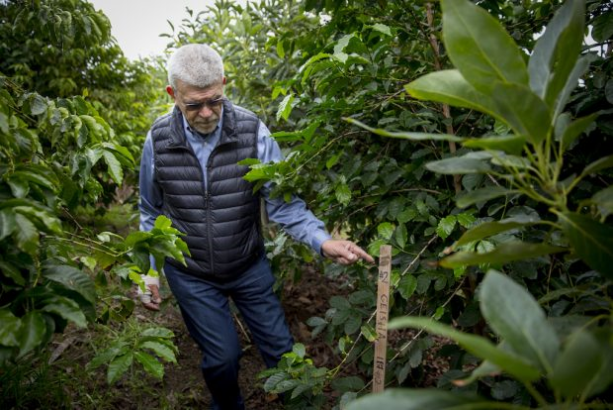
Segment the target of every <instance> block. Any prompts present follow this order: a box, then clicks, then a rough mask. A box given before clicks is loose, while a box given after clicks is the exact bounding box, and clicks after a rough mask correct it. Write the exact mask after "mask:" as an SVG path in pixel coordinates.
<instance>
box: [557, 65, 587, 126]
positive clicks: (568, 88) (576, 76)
mask: <svg viewBox="0 0 613 410" xmlns="http://www.w3.org/2000/svg"><path fill="white" fill-rule="evenodd" d="M592 58H593V56H592V55H591V54H586V55H584V56H583V57H581V58H579V60H577V63H576V64H575V67H574V68H573V70H572V71H571V73H570V75H569V76H568V80H567V81H566V84H565V85H564V88H563V90H562V93H561V94H560V95H559V96H558V99H557V101H556V103H555V107H554V108H555V109H554V113H553V118H557V117H558V116H559V115H560V113H561V112H562V111H563V110H564V107H566V103H567V102H568V99H569V97H570V94H571V93H572V92H573V90H574V89H575V88H576V87H577V85H578V84H579V80H580V79H581V77H583V75H584V74H585V73H586V72H587V69H588V67H589V66H590V61H591V59H592Z"/></svg>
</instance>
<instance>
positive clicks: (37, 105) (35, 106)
mask: <svg viewBox="0 0 613 410" xmlns="http://www.w3.org/2000/svg"><path fill="white" fill-rule="evenodd" d="M31 95H32V99H31V100H30V113H31V114H32V115H41V114H43V113H44V112H45V111H47V100H46V99H45V98H44V97H43V96H41V95H39V94H31Z"/></svg>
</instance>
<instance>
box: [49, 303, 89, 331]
mask: <svg viewBox="0 0 613 410" xmlns="http://www.w3.org/2000/svg"><path fill="white" fill-rule="evenodd" d="M40 310H42V311H43V312H49V313H55V314H56V315H58V316H60V317H63V318H64V319H66V320H69V321H71V322H73V323H74V324H75V325H77V326H78V327H81V328H84V327H87V319H86V318H85V314H84V313H83V312H82V311H81V308H80V307H79V305H78V303H77V302H75V301H74V300H72V299H68V298H64V297H57V298H54V299H53V301H52V302H51V303H49V304H46V305H45V306H43V307H42V308H41V309H40Z"/></svg>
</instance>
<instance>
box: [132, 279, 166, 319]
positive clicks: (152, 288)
mask: <svg viewBox="0 0 613 410" xmlns="http://www.w3.org/2000/svg"><path fill="white" fill-rule="evenodd" d="M143 281H144V282H145V291H144V292H143V291H142V289H141V288H140V286H137V288H138V298H139V299H140V301H141V303H142V304H143V306H144V307H145V308H146V309H149V310H153V311H156V312H157V311H158V310H160V303H162V298H161V297H160V278H159V277H158V276H156V277H153V276H149V275H145V276H143Z"/></svg>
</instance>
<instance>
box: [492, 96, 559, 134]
mask: <svg viewBox="0 0 613 410" xmlns="http://www.w3.org/2000/svg"><path fill="white" fill-rule="evenodd" d="M493 93H494V97H493V98H494V105H495V107H496V111H497V112H498V114H499V115H500V116H501V117H502V118H503V119H504V121H505V122H506V123H507V124H509V126H511V128H513V130H514V131H515V133H516V134H519V135H524V136H526V138H527V139H528V141H530V142H531V143H533V144H538V143H539V142H541V141H543V140H545V138H547V135H548V134H549V132H550V131H551V128H552V117H551V114H550V112H549V108H547V105H546V104H545V103H544V102H543V100H541V99H540V98H539V97H538V96H537V95H536V94H534V93H533V92H532V90H530V89H529V88H528V87H526V86H525V85H520V84H497V85H496V86H495V87H494V91H493Z"/></svg>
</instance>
